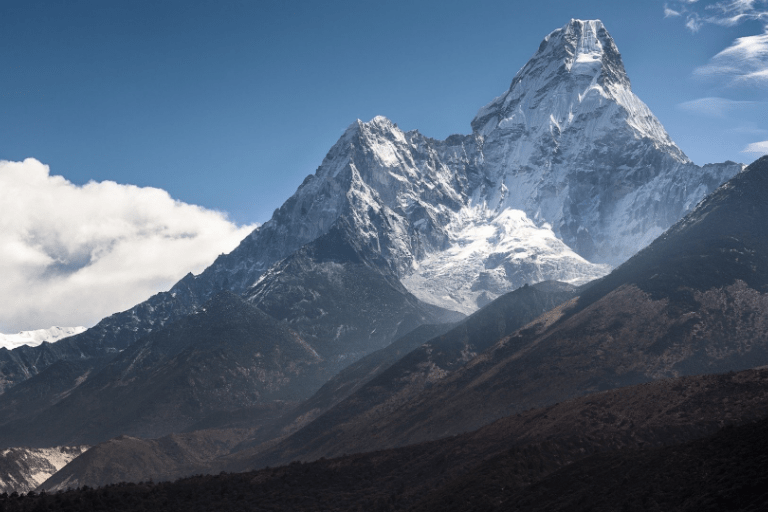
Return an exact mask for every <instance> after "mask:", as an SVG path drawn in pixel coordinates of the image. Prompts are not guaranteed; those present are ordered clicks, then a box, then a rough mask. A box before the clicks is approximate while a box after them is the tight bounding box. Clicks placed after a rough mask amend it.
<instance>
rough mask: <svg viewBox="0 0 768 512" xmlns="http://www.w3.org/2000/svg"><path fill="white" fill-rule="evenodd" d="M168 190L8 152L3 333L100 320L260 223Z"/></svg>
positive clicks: (3, 171)
mask: <svg viewBox="0 0 768 512" xmlns="http://www.w3.org/2000/svg"><path fill="white" fill-rule="evenodd" d="M255 227H256V226H255V225H251V226H237V225H235V224H233V223H232V222H230V221H229V220H228V219H227V217H226V215H225V214H223V213H221V212H216V211H211V210H206V209H204V208H201V207H199V206H195V205H190V204H186V203H182V202H180V201H176V200H174V199H172V198H171V197H170V195H169V194H168V193H167V192H165V191H164V190H160V189H156V188H148V187H147V188H140V187H136V186H133V185H121V184H118V183H115V182H111V181H104V182H100V183H96V182H90V183H88V184H86V185H83V186H78V185H74V184H72V183H70V182H69V181H67V180H66V179H64V178H63V177H61V176H51V175H50V173H49V169H48V166H46V165H43V164H42V163H40V162H38V161H37V160H34V159H27V160H24V161H23V162H8V161H0V276H3V277H2V279H0V332H5V333H12V332H17V331H21V330H32V329H40V328H47V327H50V326H52V325H61V326H73V325H86V326H91V325H93V324H95V323H96V322H97V321H98V320H100V319H101V318H103V317H105V316H107V315H110V314H112V313H115V312H117V311H122V310H125V309H127V308H129V307H131V306H133V305H135V304H137V303H139V302H141V301H143V300H145V299H147V298H148V297H149V296H151V295H152V294H154V293H157V292H158V291H161V290H166V289H168V288H169V287H170V286H172V285H173V283H174V282H176V281H177V280H178V279H180V278H181V277H183V276H184V275H185V274H186V273H187V272H193V273H199V272H200V271H202V270H203V269H204V268H205V267H207V266H208V265H210V263H212V262H213V260H214V259H215V258H216V256H217V255H219V254H221V253H223V252H229V251H231V250H232V249H234V248H235V247H236V246H237V244H238V243H239V242H240V241H241V240H242V239H243V238H244V237H245V236H246V235H248V233H250V232H251V231H252V230H253V229H255Z"/></svg>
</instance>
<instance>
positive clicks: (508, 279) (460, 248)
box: [401, 208, 610, 314]
mask: <svg viewBox="0 0 768 512" xmlns="http://www.w3.org/2000/svg"><path fill="white" fill-rule="evenodd" d="M447 230H448V232H449V233H450V238H451V245H450V246H449V248H448V249H446V250H444V251H440V252H437V253H434V254H432V255H430V256H428V257H426V258H424V259H423V260H421V261H420V262H419V264H418V269H417V270H416V271H415V272H413V273H412V274H411V275H408V276H405V277H403V278H402V279H401V281H402V283H403V285H404V286H405V287H406V288H407V289H408V290H409V291H410V292H411V293H413V294H414V295H415V296H416V297H418V298H420V299H422V300H424V301H425V302H430V303H433V304H436V305H438V306H442V307H444V308H447V309H453V310H455V311H460V312H462V313H466V314H470V313H472V312H474V311H475V310H476V309H478V308H479V307H482V306H484V305H485V304H487V303H488V302H490V301H491V300H493V299H495V298H497V297H498V296H500V295H502V294H504V293H507V292H510V291H512V290H515V289H517V288H519V287H520V286H522V285H524V284H526V283H537V282H540V281H547V280H557V281H565V282H570V283H573V284H583V283H585V282H587V281H591V280H592V279H595V278H597V277H601V276H602V275H604V274H606V273H608V271H610V266H608V265H594V264H592V263H590V262H588V261H586V260H585V259H584V258H582V257H580V256H579V255H578V254H576V253H574V252H573V251H572V250H571V249H570V248H569V247H568V246H566V245H565V244H564V243H563V242H562V241H561V240H559V239H557V237H555V235H554V233H553V232H552V230H551V229H550V228H549V226H547V225H544V226H543V227H538V226H536V225H535V224H534V223H533V221H531V220H530V219H529V218H528V217H527V216H526V215H525V212H522V211H520V210H513V209H507V210H504V211H503V212H501V213H500V214H499V215H498V216H496V217H495V218H492V219H487V218H485V217H484V216H483V215H482V213H481V212H478V211H474V210H473V209H470V208H466V209H464V210H462V211H461V212H459V214H458V215H457V216H456V218H455V220H454V222H452V223H451V224H450V225H449V226H448V227H447Z"/></svg>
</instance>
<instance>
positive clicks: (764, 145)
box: [742, 140, 768, 155]
mask: <svg viewBox="0 0 768 512" xmlns="http://www.w3.org/2000/svg"><path fill="white" fill-rule="evenodd" d="M742 153H757V154H759V155H768V140H764V141H762V142H753V143H752V144H749V145H748V146H747V147H745V148H744V149H743V150H742Z"/></svg>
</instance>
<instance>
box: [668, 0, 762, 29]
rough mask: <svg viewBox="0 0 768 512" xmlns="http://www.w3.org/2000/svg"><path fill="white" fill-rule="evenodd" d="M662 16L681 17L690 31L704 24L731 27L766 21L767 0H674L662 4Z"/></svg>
mask: <svg viewBox="0 0 768 512" xmlns="http://www.w3.org/2000/svg"><path fill="white" fill-rule="evenodd" d="M664 17H665V18H670V17H682V18H684V19H685V26H686V27H688V29H689V30H690V31H691V32H698V31H699V30H701V28H702V27H704V25H707V24H713V25H721V26H726V27H732V26H734V25H738V24H739V23H742V22H745V21H763V22H766V23H768V0H720V1H715V2H712V1H710V2H706V1H701V2H700V1H698V0H694V1H691V0H676V1H673V2H669V3H666V4H664Z"/></svg>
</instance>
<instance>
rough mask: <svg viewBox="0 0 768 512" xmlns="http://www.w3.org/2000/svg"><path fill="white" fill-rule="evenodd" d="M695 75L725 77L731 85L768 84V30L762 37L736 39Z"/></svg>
mask: <svg viewBox="0 0 768 512" xmlns="http://www.w3.org/2000/svg"><path fill="white" fill-rule="evenodd" d="M694 73H695V74H696V75H700V76H717V77H724V78H725V79H726V81H727V82H728V83H729V85H739V84H747V85H752V84H754V85H764V84H766V83H768V30H767V31H766V32H765V33H763V34H760V35H756V36H747V37H740V38H738V39H736V40H735V41H734V42H733V44H732V45H731V46H729V47H728V48H726V49H725V50H723V51H721V52H720V53H718V54H717V55H715V56H714V57H712V58H711V59H710V61H709V62H708V63H707V64H706V65H704V66H701V67H699V68H697V69H696V70H695V71H694Z"/></svg>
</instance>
